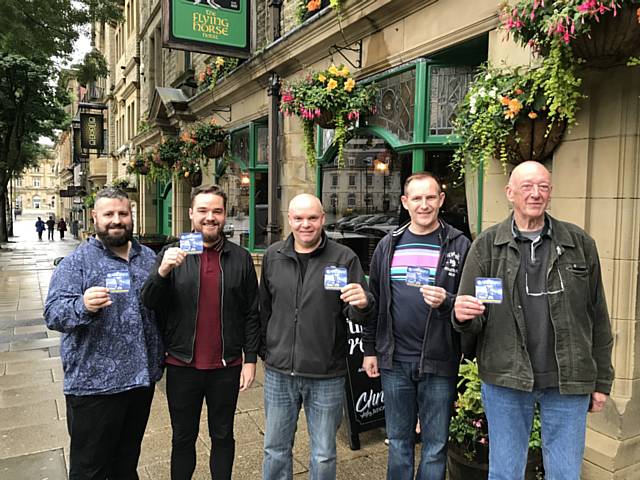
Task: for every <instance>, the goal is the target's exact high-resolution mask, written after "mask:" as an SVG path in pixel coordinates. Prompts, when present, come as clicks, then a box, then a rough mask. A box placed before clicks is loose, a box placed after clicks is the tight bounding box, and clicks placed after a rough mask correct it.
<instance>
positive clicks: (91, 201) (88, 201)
mask: <svg viewBox="0 0 640 480" xmlns="http://www.w3.org/2000/svg"><path fill="white" fill-rule="evenodd" d="M96 193H97V192H96V191H93V192H91V193H89V194H88V195H85V196H84V197H82V203H83V204H84V206H85V207H87V208H93V207H94V206H95V204H96Z"/></svg>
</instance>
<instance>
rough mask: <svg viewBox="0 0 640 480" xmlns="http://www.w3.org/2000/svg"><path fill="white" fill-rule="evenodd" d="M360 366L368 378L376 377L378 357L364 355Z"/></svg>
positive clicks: (377, 373) (378, 372)
mask: <svg viewBox="0 0 640 480" xmlns="http://www.w3.org/2000/svg"><path fill="white" fill-rule="evenodd" d="M362 368H363V369H364V371H365V372H367V375H368V376H369V378H376V377H379V376H380V371H379V370H378V357H376V356H375V355H372V356H370V357H364V359H363V360H362Z"/></svg>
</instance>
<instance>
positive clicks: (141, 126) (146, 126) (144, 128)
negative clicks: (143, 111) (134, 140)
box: [138, 118, 151, 135]
mask: <svg viewBox="0 0 640 480" xmlns="http://www.w3.org/2000/svg"><path fill="white" fill-rule="evenodd" d="M149 130H151V124H150V123H149V122H148V121H147V120H145V119H144V118H143V119H142V120H140V121H139V122H138V135H140V134H141V133H145V132H148V131H149Z"/></svg>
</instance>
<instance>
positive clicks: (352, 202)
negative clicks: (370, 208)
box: [347, 193, 356, 208]
mask: <svg viewBox="0 0 640 480" xmlns="http://www.w3.org/2000/svg"><path fill="white" fill-rule="evenodd" d="M347 206H348V207H349V208H354V207H355V206H356V195H355V193H350V194H349V195H348V196H347Z"/></svg>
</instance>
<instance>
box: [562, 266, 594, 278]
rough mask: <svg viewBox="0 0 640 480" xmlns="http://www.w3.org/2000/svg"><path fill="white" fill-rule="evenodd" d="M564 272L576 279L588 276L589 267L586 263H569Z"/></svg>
mask: <svg viewBox="0 0 640 480" xmlns="http://www.w3.org/2000/svg"><path fill="white" fill-rule="evenodd" d="M566 270H567V272H569V273H571V274H572V275H575V276H576V277H586V276H587V275H588V274H589V266H588V265H587V264H586V263H569V264H567V266H566Z"/></svg>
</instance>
